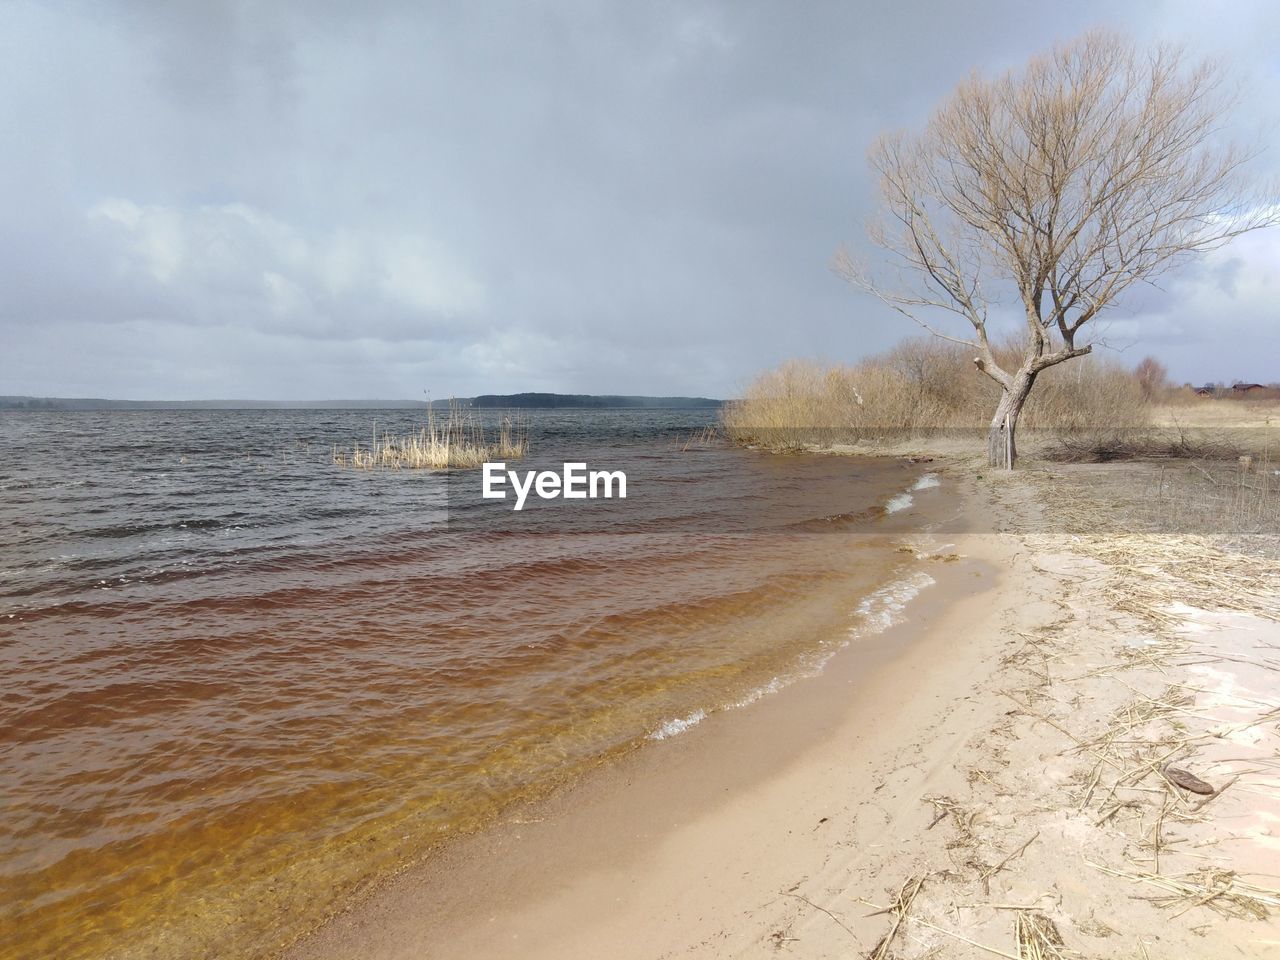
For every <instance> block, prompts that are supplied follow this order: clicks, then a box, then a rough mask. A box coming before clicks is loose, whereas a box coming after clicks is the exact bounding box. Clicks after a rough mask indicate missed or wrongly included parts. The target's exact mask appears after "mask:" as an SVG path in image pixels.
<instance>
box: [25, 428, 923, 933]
mask: <svg viewBox="0 0 1280 960" xmlns="http://www.w3.org/2000/svg"><path fill="white" fill-rule="evenodd" d="M0 416H3V420H0V442H2V443H3V449H4V450H5V458H6V459H5V461H4V462H3V463H2V464H0V498H2V499H0V520H3V522H4V525H5V529H6V531H7V537H6V542H5V543H4V544H3V546H0V665H2V666H3V669H4V681H3V684H4V686H3V692H4V696H3V703H2V704H0V771H2V773H3V789H2V791H0V806H2V812H3V817H2V818H0V906H2V907H3V917H4V924H3V929H2V930H0V956H2V957H5V958H19V957H21V958H29V957H30V958H34V957H54V956H56V957H60V958H80V957H113V958H116V957H119V958H133V957H144V956H145V957H175V958H176V957H184V958H185V957H219V958H237V957H257V956H263V955H270V954H271V953H272V952H273V951H275V950H276V949H278V948H279V947H280V946H282V945H284V944H286V943H288V942H289V941H291V940H292V939H293V938H294V937H296V936H297V935H298V934H299V933H301V932H303V931H305V930H306V929H308V928H310V927H312V926H314V925H315V924H316V923H317V922H318V921H320V920H321V919H323V917H324V916H325V915H326V913H327V912H329V911H331V910H332V909H333V908H334V907H335V906H336V905H338V904H339V903H340V902H341V900H342V898H343V897H344V896H347V895H349V894H350V893H351V892H352V891H354V890H356V889H357V888H358V887H359V886H360V885H361V884H363V883H365V882H367V881H369V880H371V879H374V878H377V877H378V876H380V875H384V874H385V873H387V872H389V871H391V870H394V869H395V868H396V867H397V866H398V865H401V864H403V863H405V862H407V861H410V860H412V859H415V858H417V857H420V856H422V855H424V854H429V851H430V849H431V847H432V846H433V845H434V844H436V843H438V842H440V841H441V839H443V838H447V837H449V836H451V835H455V834H456V833H458V832H459V831H463V830H468V829H473V828H475V827H477V826H479V825H481V824H483V823H484V822H485V820H487V819H489V818H491V817H493V816H495V815H496V814H497V813H498V812H500V811H501V810H502V809H503V808H504V807H506V806H508V805H510V804H511V803H512V802H514V801H517V800H519V799H521V798H525V797H530V796H534V795H537V794H539V793H541V792H544V791H546V790H548V789H550V788H552V787H554V786H555V785H556V784H557V783H560V782H563V781H564V780H566V779H567V778H570V777H573V776H575V775H577V774H579V773H580V772H581V771H583V770H584V769H586V768H588V767H589V766H591V765H594V764H597V763H600V762H602V761H604V760H606V759H608V758H609V757H611V756H615V755H617V754H618V753H619V752H621V751H624V750H629V749H633V748H635V747H636V746H637V745H641V744H644V743H645V742H646V741H648V740H650V739H653V738H661V737H663V736H666V735H672V734H674V733H677V732H679V730H680V729H682V727H683V726H685V725H687V724H688V723H690V722H696V720H697V719H698V718H699V717H700V716H701V715H702V714H703V713H705V712H706V711H711V710H716V709H724V708H728V707H732V706H734V705H738V704H743V703H747V702H749V701H751V700H752V699H753V698H754V697H757V696H759V695H761V693H762V692H763V691H767V690H769V689H771V688H772V687H776V686H777V685H778V684H779V683H781V682H784V681H785V680H786V678H788V677H790V676H794V675H798V674H800V673H803V672H805V671H808V670H812V669H814V668H815V667H816V665H817V664H819V663H820V662H821V661H822V659H823V658H824V657H826V656H828V655H829V653H830V651H831V650H833V649H835V648H836V647H838V646H839V645H840V644H842V643H844V642H847V640H848V638H849V637H850V635H851V631H856V630H857V629H858V627H859V625H860V624H861V623H862V622H863V621H864V620H865V619H866V618H867V616H868V615H869V614H874V612H875V611H873V610H872V609H871V608H870V607H868V606H867V603H866V598H868V597H869V596H872V595H873V591H875V590H876V589H877V588H879V587H881V586H882V585H883V584H885V583H886V582H887V581H888V580H890V579H891V578H892V577H893V576H895V574H896V567H897V566H898V565H899V563H900V561H901V559H902V555H901V554H899V553H896V552H895V551H894V541H893V538H892V533H893V531H894V529H895V527H894V524H895V522H897V524H898V527H899V528H900V527H901V526H902V521H901V519H900V518H901V517H903V516H904V515H905V514H892V515H889V516H886V515H885V513H884V510H883V507H884V504H885V503H887V502H889V501H890V500H891V499H892V498H893V497H894V496H895V495H900V494H901V493H902V492H903V491H905V490H907V489H908V488H910V487H911V486H912V484H913V483H914V482H915V481H916V480H917V475H918V470H919V468H907V467H904V466H903V465H902V464H899V463H856V462H854V461H850V460H846V459H841V458H787V459H778V458H771V457H764V456H760V455H757V454H751V453H747V452H743V451H738V450H733V449H729V448H716V447H713V448H710V449H703V450H690V451H682V450H681V449H680V448H681V446H682V444H681V442H680V438H681V437H683V436H686V435H687V434H688V433H689V432H691V431H692V430H693V429H695V428H696V427H697V426H698V425H700V424H701V423H702V422H703V421H705V419H706V417H707V415H706V414H705V413H697V414H694V413H679V412H663V413H659V414H640V413H628V414H620V413H614V414H611V413H606V412H600V411H592V412H582V413H576V412H556V413H547V414H544V415H541V416H539V415H535V417H534V423H533V427H532V433H533V437H532V439H533V442H534V444H535V449H536V450H537V451H538V452H539V455H540V456H541V458H542V459H544V460H546V461H547V462H553V461H555V460H556V459H557V458H563V459H587V460H589V461H591V462H592V465H593V466H595V465H596V464H599V465H600V466H607V467H610V468H613V467H615V466H617V465H618V464H622V463H625V464H626V465H627V466H626V469H627V470H628V477H629V480H630V490H629V497H628V499H627V500H626V501H624V502H620V503H614V504H608V505H598V504H583V505H582V506H581V508H580V509H579V505H577V504H575V505H573V510H574V511H578V512H576V513H573V516H572V517H569V516H568V514H567V513H565V512H564V511H563V510H561V511H559V512H557V511H556V510H548V509H544V510H541V511H539V510H536V509H535V510H530V511H529V513H528V514H527V515H524V516H522V515H515V514H511V513H509V512H504V513H503V514H502V515H501V516H499V517H497V519H496V521H495V520H494V516H495V515H493V514H489V515H487V516H488V517H489V520H488V521H486V522H480V519H483V518H480V519H477V518H478V517H479V515H478V514H476V513H475V512H474V509H475V508H476V506H477V504H476V503H475V502H474V500H475V498H474V497H471V496H470V491H471V485H473V484H478V478H477V475H475V474H470V475H467V476H461V477H459V476H455V477H453V478H452V479H449V480H446V479H445V478H444V477H443V475H439V474H422V473H412V472H402V473H381V474H368V473H358V472H352V471H347V470H342V469H340V468H337V467H334V466H333V465H332V464H330V463H329V462H328V450H329V446H330V444H332V443H349V442H350V440H351V439H353V438H355V437H364V436H367V435H368V433H369V430H370V427H371V422H372V419H373V417H374V416H375V415H374V414H371V413H369V412H367V411H360V412H333V411H307V412H283V411H272V412H257V411H255V412H238V413H225V412H224V413H194V412H181V413H176V412H175V413H149V412H148V413H126V414H88V413H83V414H4V415H0ZM377 416H378V417H379V419H380V420H381V421H383V422H384V423H385V422H387V421H392V422H390V423H389V424H388V425H389V426H391V427H393V428H395V427H397V426H399V425H408V423H409V417H408V415H406V414H399V413H387V414H380V415H377ZM397 418H399V419H400V420H403V421H404V423H403V424H399V423H397V422H396V421H397ZM18 451H21V454H22V455H21V456H20V457H18V456H15V454H16V453H17V452H18ZM562 506H563V505H562ZM597 506H599V507H601V508H602V510H601V511H600V512H597V513H596V514H594V515H593V514H590V513H588V512H584V511H589V510H590V509H592V508H594V507H597ZM584 517H594V519H592V520H591V522H582V518H584Z"/></svg>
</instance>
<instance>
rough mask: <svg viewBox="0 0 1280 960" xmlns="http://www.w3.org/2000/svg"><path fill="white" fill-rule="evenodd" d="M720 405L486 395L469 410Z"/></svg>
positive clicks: (693, 400) (712, 403)
mask: <svg viewBox="0 0 1280 960" xmlns="http://www.w3.org/2000/svg"><path fill="white" fill-rule="evenodd" d="M721 402H722V401H720V400H712V399H710V398H708V397H620V396H609V395H604V396H597V395H593V394H587V393H506V394H493V393H485V394H481V395H480V396H478V397H472V398H471V400H470V406H472V407H478V408H481V409H485V408H491V407H502V408H505V409H512V408H515V409H529V408H535V407H543V408H561V407H572V408H576V409H639V410H676V409H680V410H687V409H714V408H716V407H719V406H720V404H721Z"/></svg>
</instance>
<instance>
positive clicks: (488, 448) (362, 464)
mask: <svg viewBox="0 0 1280 960" xmlns="http://www.w3.org/2000/svg"><path fill="white" fill-rule="evenodd" d="M528 448H529V431H528V423H527V421H525V420H524V419H523V418H521V417H519V416H508V415H503V416H502V417H501V418H500V419H499V421H498V424H497V427H496V430H491V429H486V427H485V425H484V424H483V423H482V422H481V420H480V418H479V417H477V416H476V415H475V413H474V412H473V411H471V410H465V409H463V408H461V407H458V406H456V405H454V404H450V405H449V412H448V415H447V416H445V417H437V416H436V414H435V411H434V410H432V409H430V408H429V409H428V410H427V422H426V425H425V426H423V427H422V428H421V429H419V430H417V431H415V432H412V433H408V434H403V435H395V434H392V433H390V432H384V433H383V434H382V435H381V436H379V435H378V434H377V431H376V429H375V431H374V436H373V438H372V440H371V442H370V443H369V445H368V446H362V445H361V444H359V443H356V444H354V445H353V446H352V447H351V449H350V450H347V449H343V448H339V447H337V446H335V447H334V448H333V462H334V463H335V464H337V465H338V466H341V467H353V468H355V469H358V470H376V469H380V468H385V469H391V470H448V469H455V468H458V469H465V468H470V467H478V466H480V465H481V464H484V463H488V462H492V461H498V460H519V459H521V458H522V457H524V456H525V454H526V453H527V451H528Z"/></svg>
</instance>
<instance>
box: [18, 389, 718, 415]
mask: <svg viewBox="0 0 1280 960" xmlns="http://www.w3.org/2000/svg"><path fill="white" fill-rule="evenodd" d="M723 403H724V401H723V400H715V399H712V398H710V397H650V396H614V395H609V394H603V395H600V394H582V393H508V394H495V393H486V394H481V395H479V396H475V397H457V398H453V399H451V400H110V399H105V398H99V397H27V396H0V410H33V411H40V410H51V411H75V410H87V411H104V412H108V411H121V410H427V409H441V408H447V407H448V406H449V405H450V404H458V405H461V406H463V407H466V408H471V409H478V410H495V409H523V410H539V409H547V410H718V409H719V408H720V407H721V406H722V405H723Z"/></svg>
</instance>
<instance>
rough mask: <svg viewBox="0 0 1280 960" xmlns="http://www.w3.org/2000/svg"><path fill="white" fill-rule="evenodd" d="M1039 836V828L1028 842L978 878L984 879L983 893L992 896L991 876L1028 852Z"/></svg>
mask: <svg viewBox="0 0 1280 960" xmlns="http://www.w3.org/2000/svg"><path fill="white" fill-rule="evenodd" d="M1039 836H1040V831H1039V830H1037V831H1036V832H1035V833H1033V834H1032V835H1031V838H1030V839H1029V840H1027V842H1026V843H1024V844H1023V845H1022V846H1020V847H1019V848H1018V849H1017V850H1015V851H1013V853H1011V854H1009V855H1008V856H1007V857H1005V858H1004V859H1003V860H1001V861H1000V862H999V863H997V864H996V865H995V866H994V867H992V868H991V869H989V870H988V871H987V872H986V873H984V874H983V875H982V876H981V877H979V878H978V879H979V880H980V881H982V892H983V893H985V894H987V895H988V896H990V894H991V878H992V877H994V876H995V875H996V874H997V873H999V872H1000V871H1001V870H1003V869H1004V868H1005V867H1006V866H1007V865H1008V864H1009V862H1010V861H1012V860H1016V859H1018V857H1020V856H1022V855H1023V854H1024V853H1025V852H1026V850H1027V847H1029V846H1031V844H1033V843H1035V842H1036V838H1037V837H1039Z"/></svg>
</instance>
